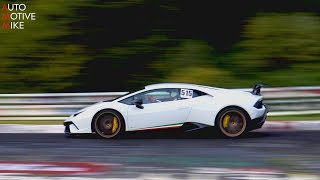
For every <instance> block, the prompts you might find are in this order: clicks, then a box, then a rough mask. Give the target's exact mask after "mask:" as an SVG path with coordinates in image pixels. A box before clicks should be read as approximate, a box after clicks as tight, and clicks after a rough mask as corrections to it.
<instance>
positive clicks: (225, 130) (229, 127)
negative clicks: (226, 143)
mask: <svg viewBox="0 0 320 180" xmlns="http://www.w3.org/2000/svg"><path fill="white" fill-rule="evenodd" d="M216 125H217V127H218V130H219V131H220V132H221V133H222V134H223V135H225V136H227V137H237V136H240V135H242V134H243V133H244V132H245V130H246V127H247V116H246V114H245V112H243V110H242V109H240V108H237V107H230V108H226V109H224V110H222V111H221V112H220V113H219V114H218V116H217V119H216Z"/></svg>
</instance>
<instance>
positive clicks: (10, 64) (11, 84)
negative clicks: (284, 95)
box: [0, 0, 320, 93]
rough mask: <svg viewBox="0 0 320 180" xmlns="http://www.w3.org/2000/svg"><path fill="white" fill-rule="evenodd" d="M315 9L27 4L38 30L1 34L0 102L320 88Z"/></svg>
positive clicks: (308, 4) (139, 2)
mask: <svg viewBox="0 0 320 180" xmlns="http://www.w3.org/2000/svg"><path fill="white" fill-rule="evenodd" d="M274 1H275V0H274ZM288 2H289V1H288ZM313 2H314V1H311V0H306V1H303V2H302V1H299V2H291V1H290V3H291V5H292V6H290V7H287V6H283V7H281V6H277V7H275V6H274V5H273V6H268V5H267V4H269V3H271V1H270V2H269V1H266V2H264V1H263V2H259V3H248V6H246V7H243V8H241V7H240V6H239V7H238V6H237V3H239V5H240V4H241V5H242V3H243V2H235V1H232V3H233V4H234V6H235V7H237V8H236V9H234V10H230V9H229V8H230V2H227V1H226V2H220V3H216V4H215V5H212V4H210V3H214V2H210V1H208V2H207V1H206V2H203V3H195V2H194V1H184V2H183V3H182V2H180V1H171V0H163V1H143V0H121V1H100V0H93V1H87V0H78V1H62V0H57V1H49V0H41V1H40V0H30V1H28V2H26V4H27V12H36V14H37V15H36V19H37V20H36V21H25V29H24V30H4V29H0V43H1V48H0V84H1V86H0V93H16V92H17V93H22V92H66V91H78V92H79V91H125V90H133V89H137V88H141V87H142V86H144V85H147V84H151V83H159V82H188V83H197V84H204V85H212V86H220V87H249V86H251V85H252V84H254V83H257V82H262V83H266V84H269V85H270V86H299V85H319V82H320V73H318V72H319V71H320V20H319V15H317V14H316V13H315V12H318V10H319V9H317V8H315V7H320V6H316V5H315V4H314V3H313ZM271 4H272V3H271ZM275 4H277V3H275ZM318 5H320V3H318ZM296 7H298V8H296ZM314 8H315V9H314ZM226 12H228V13H227V14H226ZM1 13H3V12H1ZM2 22H3V21H1V23H2Z"/></svg>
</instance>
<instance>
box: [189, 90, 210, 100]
mask: <svg viewBox="0 0 320 180" xmlns="http://www.w3.org/2000/svg"><path fill="white" fill-rule="evenodd" d="M204 95H208V94H207V93H205V92H202V91H198V90H194V91H193V98H195V97H199V96H204Z"/></svg>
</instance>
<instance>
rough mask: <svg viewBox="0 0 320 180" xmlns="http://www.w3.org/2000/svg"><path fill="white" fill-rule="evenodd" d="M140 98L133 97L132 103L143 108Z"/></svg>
mask: <svg viewBox="0 0 320 180" xmlns="http://www.w3.org/2000/svg"><path fill="white" fill-rule="evenodd" d="M142 103H143V101H142V99H135V100H133V101H132V104H134V105H136V107H137V108H139V109H143V108H144V107H143V106H142Z"/></svg>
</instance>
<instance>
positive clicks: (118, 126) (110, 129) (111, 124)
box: [93, 110, 124, 139]
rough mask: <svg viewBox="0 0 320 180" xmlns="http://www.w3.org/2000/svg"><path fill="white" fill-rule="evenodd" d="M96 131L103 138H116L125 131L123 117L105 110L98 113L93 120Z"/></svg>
mask: <svg viewBox="0 0 320 180" xmlns="http://www.w3.org/2000/svg"><path fill="white" fill-rule="evenodd" d="M93 128H94V131H95V132H96V133H97V134H98V135H99V136H100V137H103V138H106V139H109V138H115V137H118V136H120V135H121V134H122V133H123V131H124V120H123V117H122V116H121V115H120V114H119V113H118V112H116V111H112V110H103V111H100V112H98V113H97V114H96V115H95V117H94V119H93Z"/></svg>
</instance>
